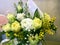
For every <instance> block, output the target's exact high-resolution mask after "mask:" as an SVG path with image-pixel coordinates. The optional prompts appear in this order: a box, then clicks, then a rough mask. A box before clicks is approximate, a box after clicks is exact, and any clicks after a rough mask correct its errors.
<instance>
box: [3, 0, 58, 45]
mask: <svg viewBox="0 0 60 45" xmlns="http://www.w3.org/2000/svg"><path fill="white" fill-rule="evenodd" d="M15 8H16V12H17V14H15V15H14V14H8V15H7V19H8V21H9V22H8V23H7V24H6V25H4V26H3V27H2V29H3V31H4V33H5V34H6V36H7V38H9V39H11V40H12V39H15V38H16V39H17V41H18V44H17V45H27V44H30V45H37V44H38V43H39V42H40V41H42V40H44V37H45V34H50V35H53V34H54V33H55V32H56V29H57V27H56V26H55V24H54V22H55V19H56V17H52V18H51V17H50V16H49V14H47V13H44V14H43V16H44V17H43V18H40V14H39V11H38V9H36V11H35V13H34V16H33V17H31V15H30V12H29V11H28V6H27V4H25V6H23V2H22V1H20V2H18V5H16V4H15Z"/></svg>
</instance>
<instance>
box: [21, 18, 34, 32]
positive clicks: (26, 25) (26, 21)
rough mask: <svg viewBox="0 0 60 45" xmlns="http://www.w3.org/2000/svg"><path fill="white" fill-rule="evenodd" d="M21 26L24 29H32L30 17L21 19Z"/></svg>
mask: <svg viewBox="0 0 60 45" xmlns="http://www.w3.org/2000/svg"><path fill="white" fill-rule="evenodd" d="M21 26H22V28H24V29H25V30H28V31H30V29H33V28H32V19H30V18H26V19H23V20H22V21H21Z"/></svg>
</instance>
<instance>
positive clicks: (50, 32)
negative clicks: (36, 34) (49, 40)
mask: <svg viewBox="0 0 60 45" xmlns="http://www.w3.org/2000/svg"><path fill="white" fill-rule="evenodd" d="M45 32H46V33H48V34H50V35H53V34H54V32H53V31H52V30H50V29H47V30H45Z"/></svg>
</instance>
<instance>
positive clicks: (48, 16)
mask: <svg viewBox="0 0 60 45" xmlns="http://www.w3.org/2000/svg"><path fill="white" fill-rule="evenodd" d="M44 19H45V20H46V21H50V15H48V14H47V13H45V14H44Z"/></svg>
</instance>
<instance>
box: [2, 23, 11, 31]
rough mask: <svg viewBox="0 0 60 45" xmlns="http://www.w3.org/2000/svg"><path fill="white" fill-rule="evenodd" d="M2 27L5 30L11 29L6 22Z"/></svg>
mask: <svg viewBox="0 0 60 45" xmlns="http://www.w3.org/2000/svg"><path fill="white" fill-rule="evenodd" d="M2 29H3V30H4V31H5V32H7V31H10V30H11V27H10V24H9V23H8V24H6V25H4V26H3V27H2Z"/></svg>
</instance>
